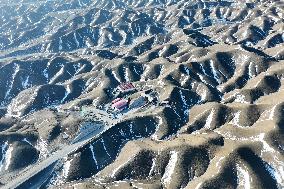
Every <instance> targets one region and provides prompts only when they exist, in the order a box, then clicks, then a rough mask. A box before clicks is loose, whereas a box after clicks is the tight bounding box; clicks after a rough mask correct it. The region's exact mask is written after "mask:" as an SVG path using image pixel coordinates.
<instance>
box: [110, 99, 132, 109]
mask: <svg viewBox="0 0 284 189" xmlns="http://www.w3.org/2000/svg"><path fill="white" fill-rule="evenodd" d="M128 107H129V100H125V99H122V98H117V99H115V100H113V101H112V102H111V108H112V109H114V110H118V111H122V110H124V109H126V108H128Z"/></svg>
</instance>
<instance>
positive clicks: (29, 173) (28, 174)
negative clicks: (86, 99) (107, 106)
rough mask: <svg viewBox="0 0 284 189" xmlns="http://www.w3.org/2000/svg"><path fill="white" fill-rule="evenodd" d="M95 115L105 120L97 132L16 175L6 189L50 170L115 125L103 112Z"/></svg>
mask: <svg viewBox="0 0 284 189" xmlns="http://www.w3.org/2000/svg"><path fill="white" fill-rule="evenodd" d="M93 112H94V113H98V114H96V115H97V116H98V115H101V116H100V117H101V120H104V123H102V124H95V125H93V126H94V127H97V128H98V129H97V130H92V133H85V134H84V135H83V136H84V137H83V138H80V140H78V139H76V140H77V142H76V143H72V144H70V145H66V146H65V147H64V148H63V149H61V150H58V151H56V152H54V153H53V154H52V155H50V156H49V157H47V158H46V159H45V160H43V161H41V162H38V163H36V164H35V165H32V166H31V167H30V168H28V169H25V170H23V171H20V172H19V173H18V174H17V175H15V176H14V177H13V178H11V180H10V181H8V182H7V184H5V185H4V188H7V189H12V188H17V187H19V186H20V185H21V184H23V183H25V182H26V181H27V180H29V179H30V178H32V177H33V176H35V175H37V174H38V173H40V172H41V171H42V170H44V169H46V168H48V167H49V166H50V165H52V164H54V163H56V162H57V161H58V160H60V159H62V158H63V157H66V156H67V155H68V154H70V153H72V152H74V151H76V150H78V149H79V148H81V147H83V146H85V145H86V144H88V143H89V142H91V141H92V140H93V139H95V138H97V137H99V136H100V135H101V134H102V133H103V132H105V131H107V130H108V129H109V128H111V127H112V126H113V125H115V122H116V121H114V120H112V119H110V118H109V117H108V116H104V115H107V114H105V113H104V114H103V115H102V114H101V111H99V110H98V112H97V110H93Z"/></svg>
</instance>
